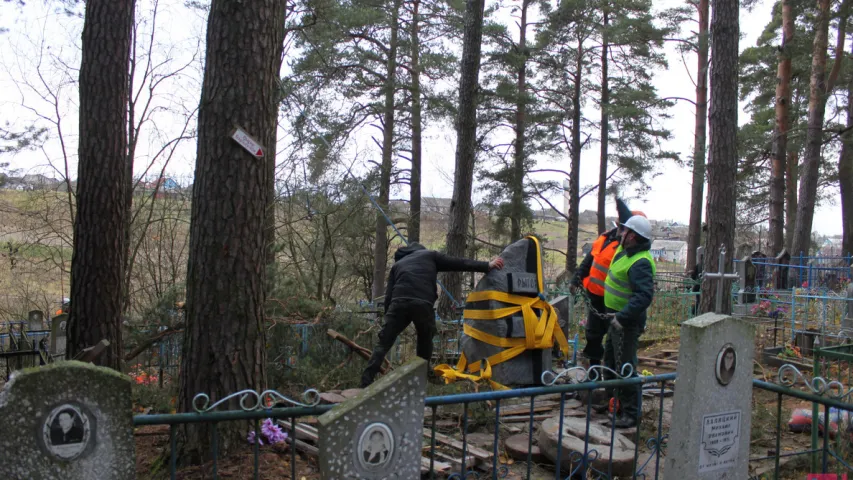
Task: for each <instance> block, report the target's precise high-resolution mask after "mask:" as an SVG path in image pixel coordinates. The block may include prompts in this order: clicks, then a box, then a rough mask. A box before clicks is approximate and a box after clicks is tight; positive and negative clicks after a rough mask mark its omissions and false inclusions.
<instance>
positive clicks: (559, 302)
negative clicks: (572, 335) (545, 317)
mask: <svg viewBox="0 0 853 480" xmlns="http://www.w3.org/2000/svg"><path fill="white" fill-rule="evenodd" d="M573 300H574V298H572V297H569V296H567V295H560V296H559V297H557V298H554V299H553V300H551V301H550V302H548V303H550V304H551V306H552V307H554V310H556V311H557V322H558V323H559V325H560V328H562V329H563V334H565V335H566V337H568V335H569V321H570V320H571V318H569V314H570V309H571V302H572V301H573Z"/></svg>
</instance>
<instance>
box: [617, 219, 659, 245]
mask: <svg viewBox="0 0 853 480" xmlns="http://www.w3.org/2000/svg"><path fill="white" fill-rule="evenodd" d="M622 226H623V227H625V228H627V229H629V230H632V231H633V232H634V233H636V234H637V235H639V236H641V237H643V238H645V239H646V240H651V239H652V224H651V223H649V220H648V219H647V218H646V217H644V216H642V215H634V216H633V217H631V218H629V219H628V221H627V222H625V223H623V224H622Z"/></svg>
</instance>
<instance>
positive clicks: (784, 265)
mask: <svg viewBox="0 0 853 480" xmlns="http://www.w3.org/2000/svg"><path fill="white" fill-rule="evenodd" d="M775 263H776V272H775V274H774V276H773V278H774V284H775V286H776V288H777V289H778V290H786V289H787V288H788V265H790V264H791V254H790V253H788V251H787V250H782V251H781V252H779V255H776V262H775Z"/></svg>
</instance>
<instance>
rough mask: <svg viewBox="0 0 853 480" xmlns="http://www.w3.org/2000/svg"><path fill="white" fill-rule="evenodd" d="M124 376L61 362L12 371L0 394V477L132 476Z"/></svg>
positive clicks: (109, 479) (85, 479) (73, 479)
mask: <svg viewBox="0 0 853 480" xmlns="http://www.w3.org/2000/svg"><path fill="white" fill-rule="evenodd" d="M131 407H132V405H131V396H130V379H129V378H128V377H127V376H126V375H122V374H120V373H117V372H115V371H113V370H110V369H108V368H102V367H95V366H93V365H89V364H84V363H80V362H73V361H72V362H61V363H55V364H52V365H49V366H46V367H40V368H32V369H27V370H24V371H21V372H16V373H15V374H13V376H12V378H11V379H10V380H9V382H8V383H7V384H6V386H5V388H4V389H3V390H2V391H0V418H2V419H3V421H0V452H3V460H2V461H0V478H4V479H5V478H9V479H11V478H34V479H35V478H38V479H43V480H48V479H50V480H53V479H56V480H91V479H95V478H97V479H99V480H100V479H103V480H113V479H115V480H123V479H128V478H136V455H135V453H134V452H135V450H134V440H133V416H132V410H131Z"/></svg>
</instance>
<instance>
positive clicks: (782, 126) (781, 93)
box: [759, 0, 794, 255]
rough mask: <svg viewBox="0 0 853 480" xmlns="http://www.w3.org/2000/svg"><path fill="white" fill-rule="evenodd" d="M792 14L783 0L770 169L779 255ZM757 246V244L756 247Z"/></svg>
mask: <svg viewBox="0 0 853 480" xmlns="http://www.w3.org/2000/svg"><path fill="white" fill-rule="evenodd" d="M793 38H794V14H793V11H792V8H791V0H783V1H782V45H781V48H780V52H779V68H778V70H777V73H776V127H775V131H774V132H773V137H774V142H773V159H772V163H771V168H770V232H769V233H770V249H771V254H772V255H778V254H779V253H780V252H781V251H782V249H783V248H785V170H786V165H787V159H788V152H787V149H788V130H789V128H790V127H789V120H788V118H789V117H790V112H789V106H790V104H791V52H790V45H791V42H792V40H793ZM759 247H760V246H759Z"/></svg>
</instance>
